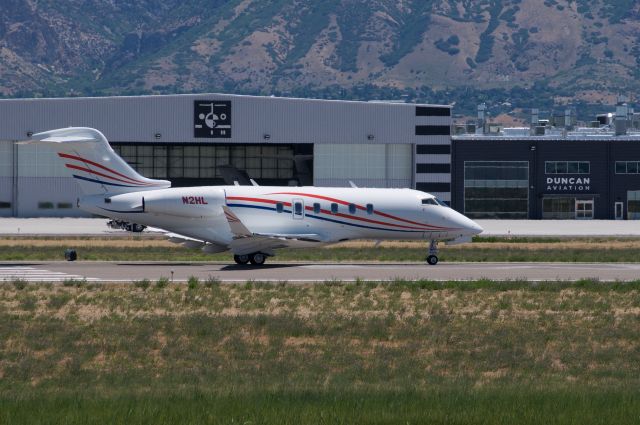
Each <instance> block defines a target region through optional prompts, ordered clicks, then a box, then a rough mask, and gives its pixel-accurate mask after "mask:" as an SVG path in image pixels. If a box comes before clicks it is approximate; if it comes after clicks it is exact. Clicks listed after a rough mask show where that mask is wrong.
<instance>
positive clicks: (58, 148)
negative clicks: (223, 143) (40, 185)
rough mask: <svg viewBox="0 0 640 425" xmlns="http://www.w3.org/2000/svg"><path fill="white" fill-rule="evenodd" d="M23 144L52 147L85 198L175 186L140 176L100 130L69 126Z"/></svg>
mask: <svg viewBox="0 0 640 425" xmlns="http://www.w3.org/2000/svg"><path fill="white" fill-rule="evenodd" d="M20 144H38V145H48V146H50V147H51V148H52V149H53V150H54V151H55V152H56V153H57V155H58V157H59V159H60V161H61V162H62V164H64V166H65V167H66V170H67V172H68V173H69V174H70V175H71V176H72V177H73V178H74V179H75V180H76V182H78V184H79V185H80V189H81V190H82V192H83V193H84V194H85V195H98V194H100V195H102V194H105V195H116V194H121V193H129V192H140V191H146V190H154V189H163V188H168V187H171V182H169V181H167V180H153V179H148V178H146V177H144V176H141V175H140V174H138V172H137V171H135V170H134V169H133V168H131V166H130V165H129V164H127V163H126V162H125V161H124V160H123V159H122V158H120V157H119V156H118V154H116V153H115V152H114V151H113V149H111V146H109V142H108V141H107V139H106V138H105V137H104V135H103V134H102V133H101V132H99V131H98V130H96V129H93V128H86V127H69V128H61V129H58V130H50V131H45V132H42V133H37V134H34V135H33V136H32V137H31V140H26V141H24V142H20Z"/></svg>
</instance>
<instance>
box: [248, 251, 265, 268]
mask: <svg viewBox="0 0 640 425" xmlns="http://www.w3.org/2000/svg"><path fill="white" fill-rule="evenodd" d="M266 260H267V256H266V255H264V254H262V253H260V252H256V253H255V254H253V255H252V256H251V259H250V260H249V261H251V264H253V265H255V266H261V265H263V264H264V262H265V261H266Z"/></svg>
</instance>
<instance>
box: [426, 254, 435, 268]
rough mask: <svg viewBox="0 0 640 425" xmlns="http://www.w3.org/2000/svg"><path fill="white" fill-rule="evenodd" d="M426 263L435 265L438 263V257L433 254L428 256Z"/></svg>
mask: <svg viewBox="0 0 640 425" xmlns="http://www.w3.org/2000/svg"><path fill="white" fill-rule="evenodd" d="M427 263H429V265H431V266H435V265H436V264H438V257H437V256H435V255H430V256H428V257H427Z"/></svg>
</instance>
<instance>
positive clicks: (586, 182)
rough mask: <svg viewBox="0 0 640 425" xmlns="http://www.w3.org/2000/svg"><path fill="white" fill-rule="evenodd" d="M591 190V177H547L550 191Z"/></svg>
mask: <svg viewBox="0 0 640 425" xmlns="http://www.w3.org/2000/svg"><path fill="white" fill-rule="evenodd" d="M589 190H591V177H547V191H550V192H588V191H589Z"/></svg>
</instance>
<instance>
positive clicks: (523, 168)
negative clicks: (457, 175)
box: [464, 161, 529, 219]
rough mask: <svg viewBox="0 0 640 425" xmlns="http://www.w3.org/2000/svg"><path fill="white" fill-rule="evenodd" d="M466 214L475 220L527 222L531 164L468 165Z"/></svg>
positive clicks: (502, 162) (485, 162) (469, 163)
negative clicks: (489, 219)
mask: <svg viewBox="0 0 640 425" xmlns="http://www.w3.org/2000/svg"><path fill="white" fill-rule="evenodd" d="M464 213H465V214H466V215H468V216H469V217H472V218H511V219H518V218H527V217H528V215H529V162H528V161H465V163H464Z"/></svg>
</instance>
